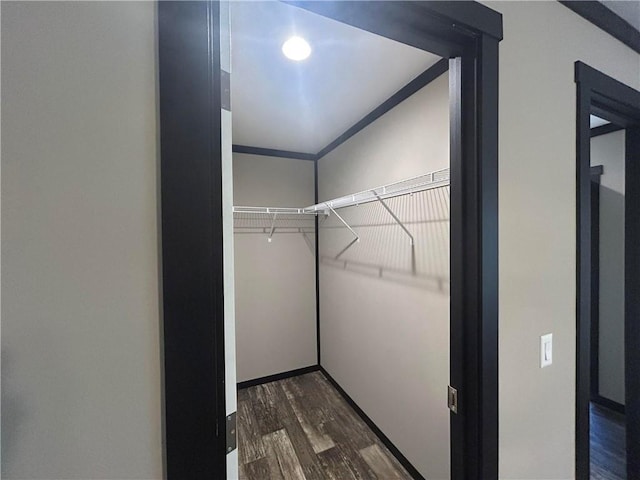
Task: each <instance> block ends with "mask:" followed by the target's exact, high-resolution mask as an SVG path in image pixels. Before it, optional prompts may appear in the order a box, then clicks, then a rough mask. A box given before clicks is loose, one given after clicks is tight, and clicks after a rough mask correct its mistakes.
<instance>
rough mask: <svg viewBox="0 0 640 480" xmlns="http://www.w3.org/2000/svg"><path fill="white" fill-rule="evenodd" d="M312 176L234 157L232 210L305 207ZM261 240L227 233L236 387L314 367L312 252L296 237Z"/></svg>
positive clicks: (278, 163)
mask: <svg viewBox="0 0 640 480" xmlns="http://www.w3.org/2000/svg"><path fill="white" fill-rule="evenodd" d="M313 175H314V174H313V162H309V161H305V160H295V159H288V158H274V157H265V156H257V155H245V154H237V153H234V154H233V181H234V185H233V188H234V204H235V205H244V206H268V207H305V206H308V205H312V204H313V203H314V176H313ZM307 223H309V222H307ZM242 225H244V226H252V225H256V223H255V222H252V221H249V222H243V223H242ZM311 226H313V223H312V222H311ZM239 232H244V233H239ZM251 232H253V233H251ZM267 237H268V235H267V234H265V233H255V231H254V230H251V229H250V230H239V229H237V230H236V233H235V235H234V249H235V252H234V253H235V295H236V297H235V298H236V350H237V367H238V381H239V382H241V381H244V380H250V379H253V378H259V377H264V376H266V375H272V374H275V373H281V372H286V371H288V370H293V369H296V368H302V367H307V366H310V365H315V364H316V363H317V349H316V287H315V246H314V245H312V244H311V245H310V244H309V243H308V242H307V241H305V239H304V238H303V237H302V234H299V233H278V231H277V230H276V233H275V234H274V236H273V239H272V242H271V243H269V242H268V241H267ZM314 237H315V235H314V234H313V233H312V234H311V235H310V236H309V239H310V240H311V241H312V242H314V241H315V238H314Z"/></svg>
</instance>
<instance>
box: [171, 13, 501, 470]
mask: <svg viewBox="0 0 640 480" xmlns="http://www.w3.org/2000/svg"><path fill="white" fill-rule="evenodd" d="M288 3H291V4H293V5H295V6H298V7H300V8H305V9H307V10H310V11H313V12H315V13H318V14H320V15H323V16H326V17H329V18H332V19H334V20H337V21H340V22H343V23H346V24H349V25H352V26H355V27H358V28H362V29H364V30H367V31H370V32H373V33H376V34H379V35H382V36H385V37H387V38H391V39H393V40H396V41H399V42H401V43H405V44H407V45H412V46H414V47H417V48H421V49H424V50H427V51H430V52H432V53H435V54H438V55H440V56H442V57H444V58H449V59H450V112H451V114H450V123H451V125H450V126H451V128H450V132H451V148H450V155H451V357H452V359H454V361H452V363H451V372H450V378H451V383H452V385H453V386H454V387H456V388H457V389H458V391H459V405H458V414H451V445H452V451H451V456H452V462H451V465H452V466H451V478H452V479H454V480H462V479H473V480H492V479H497V478H498V43H499V41H500V40H501V39H502V16H501V15H500V14H498V13H497V12H495V11H493V10H491V9H489V8H487V7H485V6H483V5H481V4H479V3H476V2H467V1H451V2H448V1H444V2H424V1H416V2H403V1H390V2H384V1H374V2H362V1H354V2H350V1H322V2H313V1H310V2H288ZM219 8H220V5H219V3H218V2H213V1H203V2H196V1H186V2H159V5H158V34H159V70H160V88H159V92H160V124H161V132H160V150H161V165H160V170H161V195H162V261H163V304H164V314H163V323H164V363H165V370H164V392H165V397H164V403H165V432H166V452H165V453H166V455H165V457H166V476H167V477H168V478H170V479H171V480H189V479H202V478H216V479H223V478H226V462H225V454H226V451H225V445H226V437H225V428H224V422H225V413H226V412H225V396H224V388H225V385H224V359H225V352H224V304H223V298H222V292H223V283H222V282H223V275H222V274H223V271H224V265H223V263H222V217H223V211H222V202H221V196H222V191H221V161H222V160H221V159H222V153H221V143H220V142H221V139H220V138H221V137H220V107H221V94H220V91H221V88H223V87H222V86H221V82H220V76H221V68H220V50H219V48H220V47H219V45H220V25H219V22H218V14H219ZM443 395H444V392H443ZM443 398H445V397H444V396H443Z"/></svg>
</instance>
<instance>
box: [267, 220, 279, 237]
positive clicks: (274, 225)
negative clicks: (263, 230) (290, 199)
mask: <svg viewBox="0 0 640 480" xmlns="http://www.w3.org/2000/svg"><path fill="white" fill-rule="evenodd" d="M276 218H278V212H276V213H274V214H273V219H272V220H271V230H270V231H269V238H267V242H269V243H271V237H273V232H275V230H276Z"/></svg>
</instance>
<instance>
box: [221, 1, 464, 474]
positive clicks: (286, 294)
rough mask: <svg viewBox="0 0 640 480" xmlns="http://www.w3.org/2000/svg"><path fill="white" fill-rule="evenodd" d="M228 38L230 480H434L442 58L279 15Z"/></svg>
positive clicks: (255, 5)
mask: <svg viewBox="0 0 640 480" xmlns="http://www.w3.org/2000/svg"><path fill="white" fill-rule="evenodd" d="M292 38H293V39H294V41H293V42H292V43H291V42H288V40H291V39H292ZM231 39H232V73H231V92H232V97H231V100H232V101H231V105H232V118H233V127H232V132H233V165H232V168H233V198H234V207H233V223H234V245H233V249H234V277H235V278H234V289H235V328H236V368H237V379H238V410H237V411H238V414H237V425H238V427H237V428H238V457H239V469H240V470H239V471H240V477H241V478H247V479H265V478H306V479H324V478H335V479H347V478H360V479H369V478H370V479H376V478H377V479H384V480H386V479H391V478H427V479H444V478H449V477H450V441H451V439H450V427H449V424H450V419H449V415H450V410H449V406H448V404H447V386H448V384H449V362H450V348H449V337H450V330H449V329H450V326H449V308H450V305H449V303H450V302H449V211H450V193H449V192H450V187H449V78H448V77H449V76H448V71H447V70H448V60H447V59H442V58H440V57H438V56H436V55H433V54H431V53H429V52H426V51H423V50H420V49H417V48H414V47H411V46H408V45H404V44H401V43H398V42H395V41H393V40H390V39H387V38H384V37H381V36H378V35H375V34H372V33H370V32H367V31H364V30H361V29H358V28H355V27H352V26H349V25H346V24H343V23H340V22H337V21H334V20H331V19H328V18H325V17H322V16H319V15H316V14H314V13H311V12H309V11H306V10H303V9H300V8H298V7H296V6H292V5H288V4H284V3H280V2H232V3H231ZM287 44H288V45H289V47H287ZM291 45H293V47H292V46H291ZM288 49H289V50H288ZM291 49H293V50H291ZM305 55H306V57H305V58H302V57H304V56H305Z"/></svg>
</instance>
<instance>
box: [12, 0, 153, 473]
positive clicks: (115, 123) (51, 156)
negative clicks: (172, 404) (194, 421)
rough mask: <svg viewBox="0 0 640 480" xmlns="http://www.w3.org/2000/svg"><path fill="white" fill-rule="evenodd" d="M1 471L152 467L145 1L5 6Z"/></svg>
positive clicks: (149, 25)
mask: <svg viewBox="0 0 640 480" xmlns="http://www.w3.org/2000/svg"><path fill="white" fill-rule="evenodd" d="M1 8H2V67H3V68H2V114H3V115H2V140H3V143H2V299H3V303H2V476H3V478H5V479H18V478H20V479H26V478H28V479H53V478H56V479H87V478H103V479H134V478H135V479H143V478H144V479H158V478H161V476H162V447H161V442H162V432H161V401H160V399H161V383H160V377H161V376H160V365H161V360H160V321H159V300H158V247H157V242H158V224H157V220H156V216H157V194H156V181H157V167H156V162H157V150H156V142H157V136H156V135H157V131H156V97H155V95H156V71H155V38H156V34H155V6H154V4H153V3H150V2H142V3H134V2H105V3H100V2H96V3H93V2H90V3H89V2H88V3H75V2H74V3H63V2H51V3H31V2H19V3H13V2H2V7H1Z"/></svg>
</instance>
